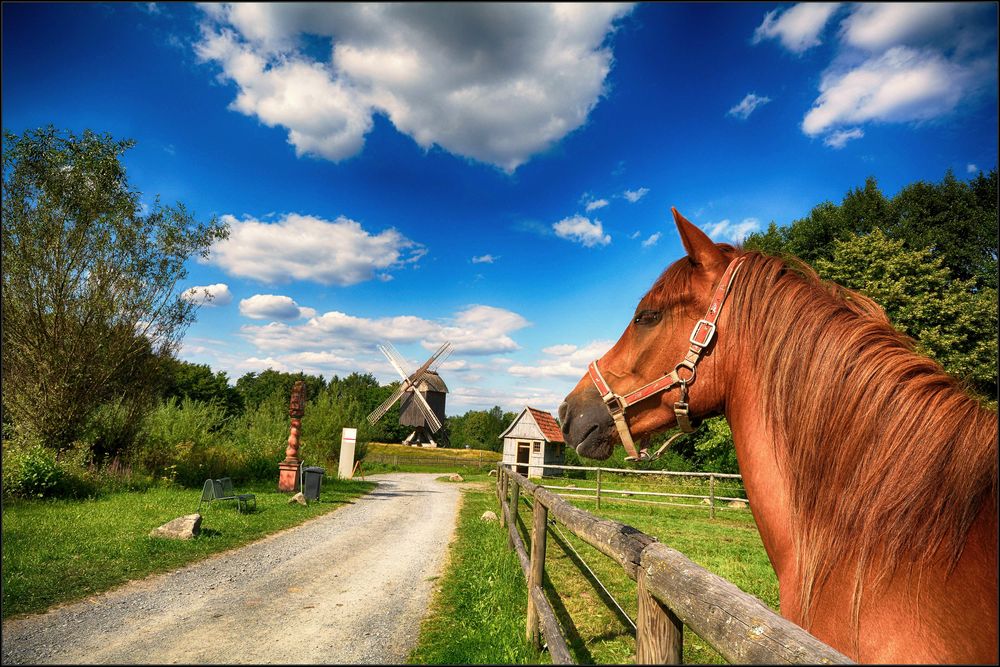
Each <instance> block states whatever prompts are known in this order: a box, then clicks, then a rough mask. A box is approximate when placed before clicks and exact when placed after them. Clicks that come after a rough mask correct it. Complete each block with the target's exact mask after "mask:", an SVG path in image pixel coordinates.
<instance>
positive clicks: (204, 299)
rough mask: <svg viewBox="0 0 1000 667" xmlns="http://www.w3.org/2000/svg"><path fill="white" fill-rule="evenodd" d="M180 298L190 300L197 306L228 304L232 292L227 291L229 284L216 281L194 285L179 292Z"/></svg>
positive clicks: (230, 300)
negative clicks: (209, 283) (213, 283)
mask: <svg viewBox="0 0 1000 667" xmlns="http://www.w3.org/2000/svg"><path fill="white" fill-rule="evenodd" d="M181 298H182V299H184V300H185V301H190V302H191V303H193V304H195V305H197V306H209V307H213V308H214V307H218V306H228V305H229V304H230V303H232V302H233V293H232V292H230V291H229V285H226V284H225V283H216V284H215V285H195V286H194V287H190V288H188V289H186V290H184V291H183V292H181Z"/></svg>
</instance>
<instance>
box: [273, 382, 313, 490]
mask: <svg viewBox="0 0 1000 667" xmlns="http://www.w3.org/2000/svg"><path fill="white" fill-rule="evenodd" d="M305 412H306V383H305V382H303V381H302V380H297V381H296V382H295V386H294V387H292V401H291V403H290V404H289V406H288V416H289V417H291V418H292V430H291V433H290V434H289V435H288V447H287V448H286V449H285V460H284V461H282V462H281V463H279V464H278V491H297V490H298V488H299V465H300V464H301V463H302V459H300V458H299V428H300V427H301V426H302V415H304V414H305Z"/></svg>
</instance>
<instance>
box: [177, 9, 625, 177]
mask: <svg viewBox="0 0 1000 667" xmlns="http://www.w3.org/2000/svg"><path fill="white" fill-rule="evenodd" d="M631 9H632V6H631V5H629V4H613V3H608V4H559V3H556V4H535V3H525V4H492V3H489V4H488V3H470V4H459V5H452V4H445V5H436V4H411V3H383V4H361V3H357V4H354V3H352V4H348V3H343V4H341V3H329V4H327V3H322V4H321V3H280V4H279V3H275V4H255V3H247V4H232V5H222V6H217V5H210V6H208V8H206V10H205V13H206V19H207V20H206V22H205V25H204V26H203V29H202V32H203V34H202V39H201V41H200V42H199V43H198V45H197V47H196V50H197V54H198V56H199V57H200V58H201V60H202V61H205V62H213V63H216V64H218V65H219V66H220V67H221V70H222V73H221V76H222V78H223V79H226V80H229V81H232V82H234V83H235V84H236V86H237V88H238V93H237V96H236V99H235V100H234V102H233V104H232V108H233V109H235V110H237V111H239V112H240V113H243V114H245V115H248V116H254V117H257V118H258V119H260V121H261V122H263V123H265V124H266V125H268V126H272V127H273V126H281V127H283V128H285V129H286V130H287V131H288V141H289V142H290V143H291V144H293V145H294V146H295V150H296V153H297V154H299V155H302V154H310V155H317V156H320V157H324V158H327V159H331V160H342V159H345V158H347V157H350V156H352V155H355V154H357V153H358V152H359V151H360V150H361V149H362V148H363V146H364V141H365V135H366V134H367V133H368V131H369V130H370V129H371V127H372V116H373V114H375V113H384V114H385V115H386V117H387V118H388V119H389V120H390V121H391V122H392V123H393V125H394V126H395V127H396V129H397V130H399V131H400V132H402V133H404V134H407V135H408V136H410V137H412V138H413V139H414V140H415V141H416V142H417V144H418V145H420V146H421V147H422V148H424V149H430V148H431V147H433V146H440V147H441V148H443V149H445V150H447V151H449V152H451V153H454V154H457V155H461V156H465V157H470V158H473V159H475V160H479V161H482V162H486V163H489V164H493V165H497V166H499V167H501V168H502V169H504V170H506V171H508V172H512V171H513V170H515V169H516V168H517V167H518V166H519V165H521V164H523V163H524V162H526V161H527V160H528V159H529V158H530V157H531V156H532V155H535V154H537V153H539V152H542V151H544V150H546V149H548V148H549V147H551V146H552V145H553V144H554V143H556V142H557V141H559V140H560V139H562V138H563V137H565V136H566V135H567V134H569V133H570V132H572V131H573V130H575V129H577V128H578V127H580V126H581V125H583V124H584V122H585V121H586V119H587V116H588V115H589V114H590V111H591V110H592V109H593V108H594V107H595V105H596V104H597V103H598V101H599V100H600V99H601V97H602V96H603V95H604V93H605V79H606V77H607V75H608V72H609V71H610V69H611V64H612V52H611V48H610V47H609V46H608V45H607V38H608V36H609V35H610V34H611V33H612V32H613V31H614V24H615V21H616V20H618V19H620V18H622V17H624V16H625V15H627V14H628V13H629V12H630V11H631ZM305 35H311V36H314V37H320V38H326V39H329V40H330V44H331V47H330V51H329V56H328V57H326V58H323V59H322V60H320V61H317V60H314V59H313V58H312V57H311V56H310V55H308V54H307V53H306V52H305V50H304V49H303V48H301V43H302V42H303V39H302V38H303V37H304V36H305Z"/></svg>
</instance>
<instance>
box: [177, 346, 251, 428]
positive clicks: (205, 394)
mask: <svg viewBox="0 0 1000 667" xmlns="http://www.w3.org/2000/svg"><path fill="white" fill-rule="evenodd" d="M163 366H164V378H163V382H164V388H163V397H164V398H167V399H169V398H178V399H184V398H190V399H192V400H195V401H203V402H205V403H215V404H217V405H220V406H221V407H223V408H224V409H225V411H226V416H227V417H235V416H237V415H239V414H241V413H242V412H243V396H242V395H241V394H240V392H238V391H236V388H235V387H231V386H229V378H228V377H227V376H226V372H225V371H219V372H217V373H213V372H212V369H211V368H210V367H209V366H208V364H193V363H190V362H187V361H181V360H179V359H174V358H167V359H164V360H163Z"/></svg>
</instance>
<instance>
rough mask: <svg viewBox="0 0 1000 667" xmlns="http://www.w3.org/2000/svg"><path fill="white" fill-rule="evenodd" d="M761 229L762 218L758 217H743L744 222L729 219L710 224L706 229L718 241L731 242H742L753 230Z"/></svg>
mask: <svg viewBox="0 0 1000 667" xmlns="http://www.w3.org/2000/svg"><path fill="white" fill-rule="evenodd" d="M759 229H760V220H758V219H757V218H743V221H742V222H735V223H734V222H730V221H729V220H728V219H726V220H721V221H719V222H716V223H714V224H710V225H708V226H707V227H706V228H705V231H706V232H707V233H708V235H709V236H710V237H712V238H713V239H715V240H716V241H728V242H730V243H742V242H743V239H745V238H746V237H747V236H748V235H749V234H751V233H752V232H756V231H758V230H759Z"/></svg>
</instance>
